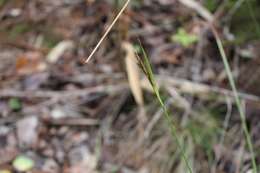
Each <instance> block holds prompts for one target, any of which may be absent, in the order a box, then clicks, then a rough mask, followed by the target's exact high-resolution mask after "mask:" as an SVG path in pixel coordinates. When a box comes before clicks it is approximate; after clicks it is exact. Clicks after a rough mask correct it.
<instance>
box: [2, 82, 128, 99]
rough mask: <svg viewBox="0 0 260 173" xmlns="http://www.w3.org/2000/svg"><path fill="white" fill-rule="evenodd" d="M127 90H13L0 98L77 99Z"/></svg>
mask: <svg viewBox="0 0 260 173" xmlns="http://www.w3.org/2000/svg"><path fill="white" fill-rule="evenodd" d="M126 88H128V85H127V84H117V85H101V86H96V87H92V88H87V89H79V90H71V91H70V90H68V91H43V90H37V91H18V90H14V89H4V90H0V98H3V97H18V98H56V99H64V98H70V97H79V96H83V95H89V94H92V93H97V92H107V93H115V92H118V91H121V90H123V89H126Z"/></svg>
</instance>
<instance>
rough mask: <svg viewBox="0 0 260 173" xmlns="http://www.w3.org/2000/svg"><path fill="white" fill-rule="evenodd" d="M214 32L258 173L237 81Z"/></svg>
mask: <svg viewBox="0 0 260 173" xmlns="http://www.w3.org/2000/svg"><path fill="white" fill-rule="evenodd" d="M212 31H213V34H214V36H215V39H216V42H217V46H218V49H219V52H220V55H221V58H222V61H223V63H224V67H225V70H226V73H227V76H228V80H229V83H230V86H231V89H232V91H233V93H234V97H235V102H236V106H237V108H238V112H239V115H240V119H241V123H242V128H243V131H244V134H245V137H246V142H247V145H248V148H249V151H250V154H251V162H252V166H253V173H257V166H256V161H255V154H254V150H253V144H252V140H251V137H250V134H249V130H248V127H247V124H246V115H245V112H244V111H243V109H242V104H241V100H240V98H239V95H238V91H237V88H236V85H235V81H234V78H233V76H232V72H231V69H230V66H229V63H228V60H227V56H226V53H225V51H224V48H223V45H222V42H221V40H220V38H219V36H218V33H217V32H216V31H215V29H214V28H213V27H212Z"/></svg>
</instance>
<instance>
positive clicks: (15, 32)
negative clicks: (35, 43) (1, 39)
mask: <svg viewBox="0 0 260 173" xmlns="http://www.w3.org/2000/svg"><path fill="white" fill-rule="evenodd" d="M30 29H31V28H30V26H29V25H28V24H27V23H20V24H16V25H15V26H14V27H13V28H12V29H11V31H10V32H9V37H10V38H11V39H15V38H16V37H17V36H19V35H21V34H23V33H26V32H28V31H29V30H30Z"/></svg>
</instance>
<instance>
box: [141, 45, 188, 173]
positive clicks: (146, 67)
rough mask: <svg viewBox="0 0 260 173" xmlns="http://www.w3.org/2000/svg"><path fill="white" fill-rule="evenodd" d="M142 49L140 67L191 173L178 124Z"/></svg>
mask: <svg viewBox="0 0 260 173" xmlns="http://www.w3.org/2000/svg"><path fill="white" fill-rule="evenodd" d="M140 47H141V49H142V54H143V59H141V58H140V57H139V56H138V55H137V54H136V55H137V60H138V63H139V66H140V68H141V69H142V70H143V72H144V74H145V75H146V77H147V78H148V80H149V82H150V84H151V86H152V88H153V91H154V93H155V96H156V98H157V100H158V102H159V104H160V107H161V108H162V109H163V113H164V117H165V120H166V121H167V124H168V126H169V127H170V132H171V135H172V137H173V138H174V140H175V141H176V144H177V147H178V148H179V149H180V152H181V156H182V158H183V160H184V162H185V164H186V167H187V168H188V172H189V173H192V172H193V171H192V168H191V166H190V164H189V162H188V159H187V157H186V155H185V151H184V149H183V147H182V145H181V142H180V140H179V137H178V135H177V130H176V126H175V125H174V122H172V120H171V118H170V114H169V112H168V110H167V108H166V106H165V103H164V101H163V100H162V98H161V95H160V92H159V89H158V86H157V84H156V81H155V78H154V74H153V71H152V68H151V65H150V62H149V60H148V57H147V55H146V53H145V51H144V49H143V47H142V46H140Z"/></svg>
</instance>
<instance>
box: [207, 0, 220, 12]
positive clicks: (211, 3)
mask: <svg viewBox="0 0 260 173" xmlns="http://www.w3.org/2000/svg"><path fill="white" fill-rule="evenodd" d="M204 6H205V7H206V8H207V9H208V10H209V11H211V12H214V11H215V10H216V9H217V7H218V3H217V1H216V0H205V1H204Z"/></svg>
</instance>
